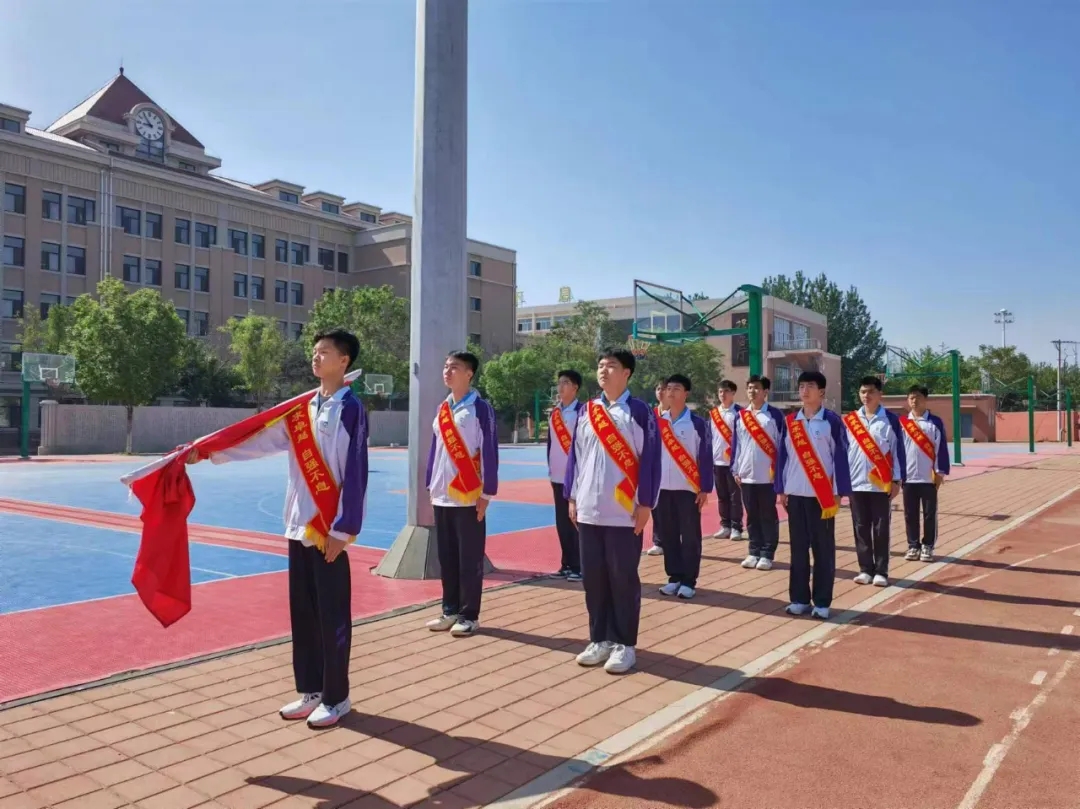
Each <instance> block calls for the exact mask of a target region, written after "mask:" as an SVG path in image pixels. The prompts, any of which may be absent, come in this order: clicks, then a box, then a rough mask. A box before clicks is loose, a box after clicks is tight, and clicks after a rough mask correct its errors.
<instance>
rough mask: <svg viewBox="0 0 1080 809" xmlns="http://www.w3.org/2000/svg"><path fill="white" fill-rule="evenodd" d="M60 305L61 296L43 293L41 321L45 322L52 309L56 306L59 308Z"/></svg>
mask: <svg viewBox="0 0 1080 809" xmlns="http://www.w3.org/2000/svg"><path fill="white" fill-rule="evenodd" d="M59 305H60V296H59V295H52V294H49V293H47V292H42V293H41V303H40V304H39V308H40V311H41V319H42V320H45V319H46V318H47V317H48V316H49V310H50V309H52V308H53V307H54V306H59Z"/></svg>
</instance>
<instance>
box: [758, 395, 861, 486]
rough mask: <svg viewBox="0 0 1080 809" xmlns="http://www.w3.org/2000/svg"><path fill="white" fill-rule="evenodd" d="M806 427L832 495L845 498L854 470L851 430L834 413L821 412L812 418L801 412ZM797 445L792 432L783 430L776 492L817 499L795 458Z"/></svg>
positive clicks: (804, 472)
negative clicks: (851, 455)
mask: <svg viewBox="0 0 1080 809" xmlns="http://www.w3.org/2000/svg"><path fill="white" fill-rule="evenodd" d="M795 418H796V419H798V420H799V421H801V422H804V423H805V424H806V433H807V435H808V437H809V438H810V442H811V443H812V444H813V445H814V449H815V450H817V456H818V458H819V459H820V460H821V465H822V467H824V469H825V474H826V475H828V476H829V480H831V481H832V484H833V494H835V495H837V496H838V497H846V496H847V495H849V494H851V469H850V468H849V466H848V440H849V435H848V429H847V427H845V426H844V422H843V421H842V420H841V418H840V417H839V416H838V415H836V413H834V412H833V411H831V410H829V409H828V408H825V407H823V408H821V409H820V410H819V411H818V412H817V413H815V414H814V415H813V416H811V417H810V418H807V417H806V414H805V413H803V411H802V409H800V410H799V413H798V415H796V416H795ZM794 455H795V450H794V445H793V444H792V442H791V431H790V430H787V429H785V430H784V440H783V441H782V442H781V443H780V452H779V455H778V457H777V461H776V480H774V481H773V489H774V490H775V491H776V493H777V494H790V495H794V496H796V497H816V496H817V493H816V492H815V491H814V487H813V485H812V484H811V483H810V480H809V479H808V478H807V477H806V470H804V469H803V465H802V462H801V461H800V460H799V459H798V458H796V457H794Z"/></svg>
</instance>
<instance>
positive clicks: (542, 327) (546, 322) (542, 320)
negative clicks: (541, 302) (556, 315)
mask: <svg viewBox="0 0 1080 809" xmlns="http://www.w3.org/2000/svg"><path fill="white" fill-rule="evenodd" d="M536 330H537V331H551V318H550V317H538V318H536Z"/></svg>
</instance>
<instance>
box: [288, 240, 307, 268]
mask: <svg viewBox="0 0 1080 809" xmlns="http://www.w3.org/2000/svg"><path fill="white" fill-rule="evenodd" d="M309 258H311V248H310V247H308V246H307V245H306V244H300V243H299V242H293V243H292V263H293V264H297V265H300V266H303V265H304V264H307V263H308V259H309Z"/></svg>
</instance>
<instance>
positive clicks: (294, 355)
mask: <svg viewBox="0 0 1080 809" xmlns="http://www.w3.org/2000/svg"><path fill="white" fill-rule="evenodd" d="M314 386H315V381H314V377H313V376H312V375H311V351H310V350H309V349H308V347H307V346H306V345H304V343H302V342H300V341H299V340H286V341H285V349H284V353H283V354H282V360H281V376H280V377H279V378H278V384H277V388H276V389H275V391H276V394H277V398H278V399H290V398H292V397H293V396H299V395H300V394H301V393H303V392H304V391H308V390H311V389H312V388H313V387H314Z"/></svg>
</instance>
